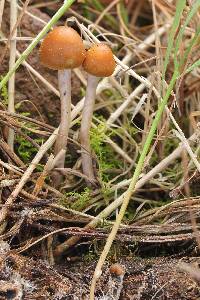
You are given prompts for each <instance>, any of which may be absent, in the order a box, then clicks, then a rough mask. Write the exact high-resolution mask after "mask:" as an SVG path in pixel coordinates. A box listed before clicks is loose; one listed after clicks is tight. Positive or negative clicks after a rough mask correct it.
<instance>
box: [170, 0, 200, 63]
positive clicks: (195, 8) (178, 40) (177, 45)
mask: <svg viewBox="0 0 200 300" xmlns="http://www.w3.org/2000/svg"><path fill="white" fill-rule="evenodd" d="M199 6H200V0H197V1H196V2H195V3H194V4H193V6H192V9H191V10H190V12H189V13H188V15H187V18H186V20H185V22H184V24H183V26H182V27H181V29H180V31H179V33H178V35H177V38H176V43H175V50H174V65H175V67H176V68H178V67H179V62H178V60H177V54H178V51H179V49H180V44H181V41H182V38H183V34H184V32H185V29H186V27H187V25H188V24H189V23H190V21H191V20H192V18H193V16H194V15H195V14H196V13H197V11H198V8H199Z"/></svg>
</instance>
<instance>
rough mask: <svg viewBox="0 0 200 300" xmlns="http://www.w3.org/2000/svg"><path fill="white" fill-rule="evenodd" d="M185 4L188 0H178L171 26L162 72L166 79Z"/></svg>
mask: <svg viewBox="0 0 200 300" xmlns="http://www.w3.org/2000/svg"><path fill="white" fill-rule="evenodd" d="M185 5H186V0H178V2H177V5H176V13H175V16H174V21H173V24H172V28H171V31H170V35H169V41H168V47H167V51H166V55H165V61H164V66H163V74H162V78H163V79H165V74H166V70H167V66H168V64H169V60H170V55H171V52H172V50H173V46H174V38H175V34H176V32H177V30H178V27H179V24H180V20H181V16H182V13H183V10H184V8H185Z"/></svg>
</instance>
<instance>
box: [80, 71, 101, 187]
mask: <svg viewBox="0 0 200 300" xmlns="http://www.w3.org/2000/svg"><path fill="white" fill-rule="evenodd" d="M98 81H99V78H98V77H96V76H93V75H90V74H88V80H87V89H86V95H85V102H84V107H83V112H82V121H81V129H80V141H81V148H82V149H81V157H82V169H83V174H84V175H86V176H87V177H88V178H89V180H90V181H94V180H95V176H94V170H93V164H92V155H91V147H90V128H91V124H92V115H93V110H94V103H95V97H96V88H97V85H98Z"/></svg>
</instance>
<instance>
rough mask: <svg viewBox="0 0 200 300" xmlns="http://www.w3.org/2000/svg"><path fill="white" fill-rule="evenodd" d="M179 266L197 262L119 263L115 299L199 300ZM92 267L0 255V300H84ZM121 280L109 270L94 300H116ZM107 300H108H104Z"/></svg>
mask: <svg viewBox="0 0 200 300" xmlns="http://www.w3.org/2000/svg"><path fill="white" fill-rule="evenodd" d="M183 262H186V263H190V264H191V265H193V266H194V267H197V266H198V265H199V263H200V259H199V258H182V259H181V260H180V259H168V258H159V259H158V258H157V259H155V258H154V259H141V258H137V257H134V258H133V257H132V258H126V259H121V260H120V263H121V265H122V266H124V267H125V270H126V273H125V276H124V278H123V280H122V284H123V288H122V292H121V296H120V299H121V300H122V299H123V300H128V299H132V300H133V299H135V300H136V299H137V300H149V299H155V300H161V299H162V300H164V299H173V300H192V299H193V300H194V299H200V290H199V285H198V282H197V281H195V278H194V279H192V278H190V277H189V276H188V274H187V273H185V272H183V271H181V269H180V268H179V265H180V264H181V263H183ZM95 263H96V262H95V261H93V262H87V263H86V262H84V261H80V262H67V261H66V260H64V261H62V264H61V265H55V266H53V267H52V266H50V265H49V264H48V263H47V262H45V261H43V260H40V259H37V260H36V261H35V260H33V259H30V258H26V257H22V256H21V255H18V254H9V253H7V254H6V255H5V253H4V255H1V271H0V299H2V300H3V299H21V298H17V297H19V295H20V293H22V294H23V298H22V299H27V300H31V299H38V300H39V299H41V300H42V299H49V300H50V299H52V300H53V299H60V300H64V299H65V300H74V299H88V291H89V284H90V280H91V277H92V274H93V270H94V267H95ZM113 285H114V286H115V287H116V288H118V286H119V285H120V280H119V278H117V276H115V275H113V274H110V272H109V267H108V265H107V266H105V268H104V271H103V275H102V276H101V279H100V281H99V282H98V286H97V291H96V296H97V297H98V299H102V300H103V299H115V298H112V297H113V294H112V293H113V289H112V288H111V287H112V286H113ZM103 297H104V298H103ZM106 297H107V298H106Z"/></svg>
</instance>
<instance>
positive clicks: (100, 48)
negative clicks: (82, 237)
mask: <svg viewBox="0 0 200 300" xmlns="http://www.w3.org/2000/svg"><path fill="white" fill-rule="evenodd" d="M115 66H116V64H115V60H114V56H113V53H112V51H111V49H110V48H109V47H108V46H107V45H105V44H103V43H99V44H95V45H93V46H92V47H91V48H90V49H89V50H88V51H87V53H86V58H85V60H84V62H83V68H84V70H85V71H86V72H87V73H88V78H87V88H86V95H85V102H84V107H83V112H82V121H81V128H80V141H81V148H82V151H81V157H82V169H83V173H84V175H86V176H87V177H88V179H89V182H94V181H95V176H94V170H93V164H92V156H91V149H90V128H91V123H92V115H93V110H94V103H95V97H96V88H97V85H98V82H99V77H109V76H111V75H112V73H113V72H114V70H115Z"/></svg>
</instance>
